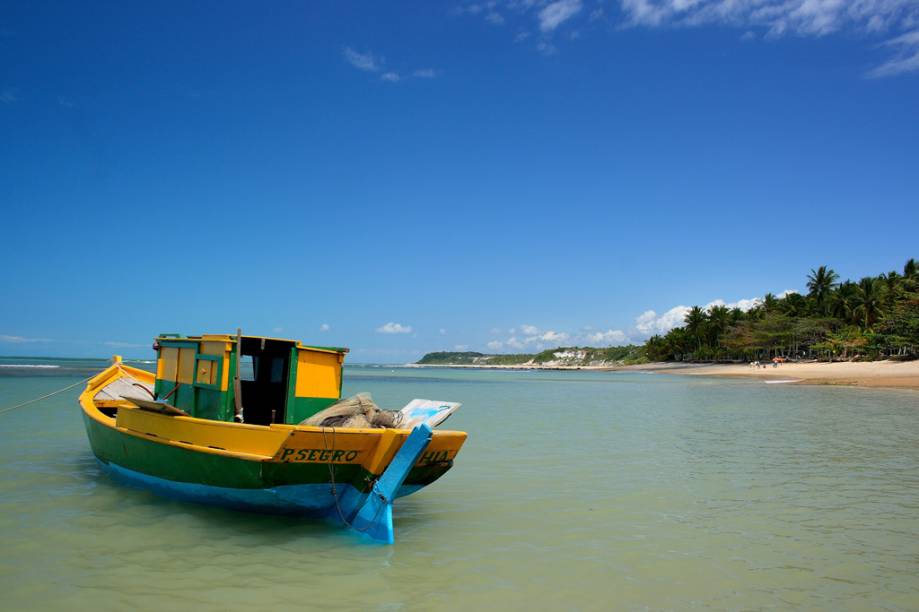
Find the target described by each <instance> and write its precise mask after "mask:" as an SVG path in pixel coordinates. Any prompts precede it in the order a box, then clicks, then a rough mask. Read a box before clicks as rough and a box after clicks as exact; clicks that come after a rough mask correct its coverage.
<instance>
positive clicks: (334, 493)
mask: <svg viewBox="0 0 919 612" xmlns="http://www.w3.org/2000/svg"><path fill="white" fill-rule="evenodd" d="M320 428H321V429H322V450H324V451H327V450H330V449H329V444H328V441H327V440H326V438H325V427H322V426H321V425H320ZM334 448H335V428H334V427H332V450H334ZM327 465H328V466H329V479H330V480H331V484H332V491H331V492H332V499H334V500H335V509H336V510H338V518H339V519H341V522H342V523H344V524H345V525H346V526H347V527H350V528H351V529H353V530H355V531H357V532H359V533H363V532H365V531H367V530H368V529H370V528H371V527H373V525H374V523H376V522H377V520H378V519H379V518H380V514H382V513H383V507H384V506H383V504H380V505H379V506H377V511H376V512H375V513H374V514H373V520H372V521H370V522H369V523H368V524H367V526H366V527H363V528H360V527H355V526H354V524H353V523H351V522H350V521H348V519H346V518H345V514H344V513H343V512H342V511H341V504H339V503H338V492H337V491H336V490H335V468H334V467H333V465H332V462H331V461H329V462H328V463H327ZM375 481H376V479H374V480H372V481H370V493H369V494H368V495H373V483H374V482H375ZM352 486H353V485H352Z"/></svg>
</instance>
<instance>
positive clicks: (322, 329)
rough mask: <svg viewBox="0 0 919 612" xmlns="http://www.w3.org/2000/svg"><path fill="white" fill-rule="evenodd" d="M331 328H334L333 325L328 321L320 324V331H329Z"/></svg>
mask: <svg viewBox="0 0 919 612" xmlns="http://www.w3.org/2000/svg"><path fill="white" fill-rule="evenodd" d="M330 329H332V326H331V325H329V324H328V323H323V324H322V325H320V326H319V331H321V332H327V331H329V330H330Z"/></svg>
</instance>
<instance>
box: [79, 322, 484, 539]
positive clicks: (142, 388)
mask: <svg viewBox="0 0 919 612" xmlns="http://www.w3.org/2000/svg"><path fill="white" fill-rule="evenodd" d="M154 349H156V351H157V360H156V372H155V373H153V372H148V371H146V370H142V369H138V368H134V367H130V366H128V365H126V364H124V363H122V361H121V358H120V357H117V356H116V357H115V358H113V364H112V365H111V366H110V367H109V368H107V369H106V370H104V371H102V372H101V373H99V374H98V375H97V376H95V377H94V378H92V379H91V380H90V381H89V382H88V383H87V385H86V389H85V390H84V391H83V393H82V394H81V395H80V400H79V401H80V405H81V407H82V410H83V420H84V422H85V425H86V432H87V435H88V436H89V442H90V445H91V446H92V450H93V453H95V455H96V457H98V459H99V461H100V462H101V463H102V465H103V466H104V467H105V469H106V470H108V471H109V472H111V473H112V474H113V475H114V476H116V477H118V478H119V479H121V480H124V481H127V482H129V483H133V484H137V485H142V486H146V487H149V488H151V489H153V490H155V491H157V492H160V493H164V494H168V495H171V496H174V497H179V498H182V499H188V500H194V501H201V502H207V503H215V504H221V505H225V506H229V507H233V508H238V509H245V510H256V511H268V512H283V513H298V514H306V515H312V516H322V517H329V518H332V519H334V520H337V521H341V522H343V523H344V524H346V525H348V526H349V527H352V528H354V529H355V530H357V531H359V532H361V533H365V534H367V535H369V536H370V537H371V538H373V539H375V540H378V541H383V542H388V543H391V542H393V527H392V502H393V500H394V499H396V498H397V497H401V496H404V495H408V494H410V493H413V492H415V491H418V490H419V489H421V488H423V487H425V486H427V485H429V484H431V483H432V482H434V481H435V480H437V479H438V478H439V477H440V476H442V475H443V474H444V473H445V472H446V471H447V470H449V469H450V467H451V466H452V465H453V460H454V458H455V457H456V454H457V453H458V452H459V450H460V448H461V447H462V445H463V442H465V440H466V434H465V433H464V432H460V431H442V430H436V431H435V430H433V428H432V426H431V423H432V421H428V420H426V418H427V417H426V416H425V418H424V419H421V422H420V423H419V424H418V425H417V426H415V427H413V428H412V429H396V428H342V427H318V426H307V425H301V424H300V423H302V422H303V421H304V420H306V419H308V418H309V417H311V416H313V415H315V414H316V413H318V412H320V411H322V410H324V409H326V408H328V407H329V406H331V405H333V404H336V402H338V400H339V399H340V396H341V383H342V364H343V362H344V357H345V354H346V353H347V349H342V348H335V347H320V346H307V345H304V344H301V343H299V342H296V341H293V340H281V339H276V338H263V337H254V336H241V335H239V334H237V335H235V336H233V335H202V336H189V337H180V336H178V335H174V334H163V335H161V336H159V337H158V338H157V339H156V342H155V344H154ZM455 406H458V404H456V405H454V408H453V409H455ZM444 408H446V406H444ZM451 411H452V410H451ZM434 412H436V410H434ZM418 420H419V419H416V421H418Z"/></svg>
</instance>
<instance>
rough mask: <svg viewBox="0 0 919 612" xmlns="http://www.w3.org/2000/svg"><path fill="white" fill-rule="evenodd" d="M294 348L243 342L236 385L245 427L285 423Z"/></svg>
mask: <svg viewBox="0 0 919 612" xmlns="http://www.w3.org/2000/svg"><path fill="white" fill-rule="evenodd" d="M293 347H294V343H293V342H290V341H285V340H270V339H268V338H247V337H244V338H242V346H241V347H240V354H239V382H240V390H241V394H242V407H243V421H244V422H245V423H251V424H253V425H270V424H271V423H283V422H284V417H285V410H286V404H287V384H288V378H289V376H290V356H291V353H292V350H291V349H292V348H293Z"/></svg>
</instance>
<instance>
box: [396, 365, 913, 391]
mask: <svg viewBox="0 0 919 612" xmlns="http://www.w3.org/2000/svg"><path fill="white" fill-rule="evenodd" d="M406 367H415V368H457V369H477V370H598V371H636V372H660V373H666V374H677V375H680V376H684V375H685V376H723V377H729V378H730V377H741V378H759V379H762V380H763V381H766V382H772V383H788V384H811V385H842V386H853V387H878V388H890V389H915V390H919V361H863V362H848V361H846V362H834V363H826V362H806V363H783V364H780V365H779V366H778V367H772V364H771V363H770V364H769V365H768V366H767V367H765V368H753V367H751V366H750V365H748V364H706V363H675V362H673V363H671V362H660V363H646V364H641V365H632V366H612V367H611V366H608V365H607V366H566V365H559V364H519V365H468V364H467V365H421V364H406Z"/></svg>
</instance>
